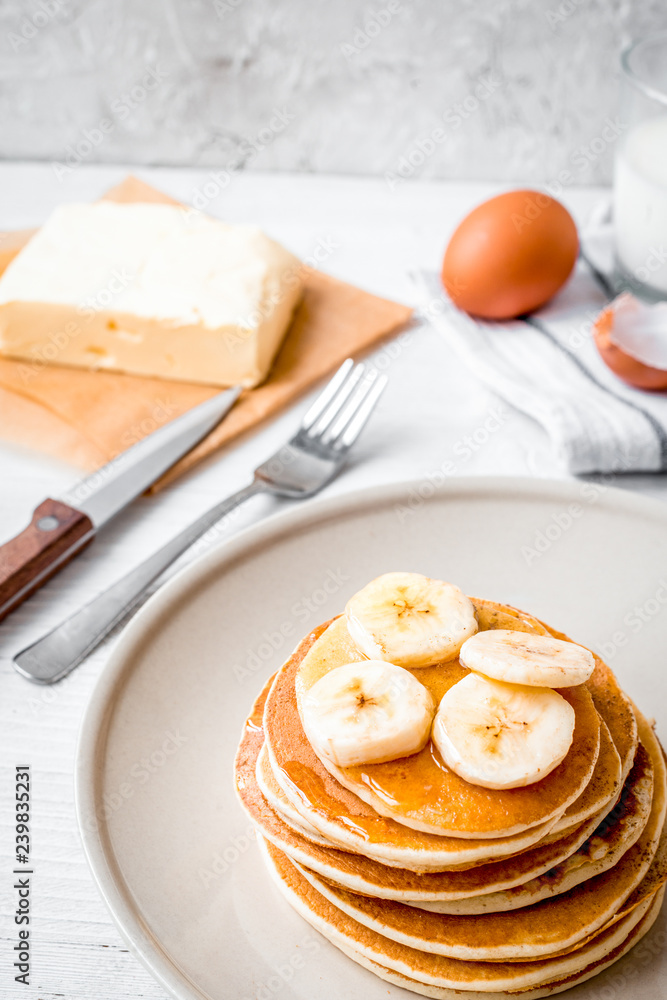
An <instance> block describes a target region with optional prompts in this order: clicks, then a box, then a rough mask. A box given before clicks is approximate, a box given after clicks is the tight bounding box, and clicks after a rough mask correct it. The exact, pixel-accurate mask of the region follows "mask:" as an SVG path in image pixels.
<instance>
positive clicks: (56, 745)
mask: <svg viewBox="0 0 667 1000" xmlns="http://www.w3.org/2000/svg"><path fill="white" fill-rule="evenodd" d="M125 173H126V171H124V170H123V169H122V168H116V167H114V168H110V167H104V168H102V167H99V168H97V167H88V168H86V167H81V168H80V169H78V170H76V171H74V172H73V174H72V176H71V177H69V178H68V179H67V180H66V181H64V182H62V183H61V182H59V181H58V180H57V179H56V177H55V176H54V174H53V172H52V171H51V169H50V168H49V166H47V165H35V164H24V165H20V164H12V165H8V164H5V165H1V166H0V228H3V229H11V228H23V227H28V226H34V225H38V224H39V223H40V222H41V221H42V220H43V219H44V217H45V216H46V215H47V214H48V212H49V211H50V209H51V208H53V207H54V206H55V205H56V204H57V203H58V202H60V201H63V200H68V201H74V200H86V199H91V198H94V197H96V196H99V195H100V194H101V193H102V192H103V191H104V190H105V189H106V188H107V187H109V186H110V185H111V184H113V183H116V182H117V181H119V180H120V179H121V178H122V177H123V176H124V174H125ZM139 174H140V176H142V177H143V178H145V179H146V180H148V181H150V182H152V183H154V184H155V185H157V186H158V187H161V188H162V189H163V190H165V191H167V192H168V193H170V194H172V195H174V196H175V197H178V198H181V199H184V200H187V199H188V198H190V197H191V196H192V192H193V191H194V190H195V189H196V188H197V186H198V185H201V184H202V183H203V182H205V180H206V176H207V175H206V173H205V172H202V171H200V172H195V171H186V170H183V171H176V170H148V169H142V170H140V171H139ZM492 192H493V188H492V187H491V186H489V185H485V186H473V185H446V184H429V183H412V184H405V185H403V186H402V187H401V188H400V189H399V190H397V191H396V192H391V191H390V190H389V188H388V187H387V186H386V184H385V183H384V181H382V180H357V179H346V178H335V179H333V178H328V177H309V176H298V177H297V176H290V175H284V174H283V175H275V174H254V175H245V174H239V175H238V176H236V177H235V178H234V181H233V184H231V185H230V187H229V188H228V189H227V190H226V191H225V193H224V196H223V197H221V198H220V199H218V200H217V201H215V202H213V203H212V204H211V205H210V210H211V211H212V212H214V213H215V214H218V215H220V216H221V217H224V218H226V219H229V220H232V221H256V222H258V223H259V224H261V225H262V226H263V227H264V228H265V229H267V230H268V231H269V232H270V233H271V234H272V235H274V236H275V237H276V238H278V239H280V240H281V241H283V242H284V243H285V244H287V245H288V246H289V247H290V248H291V249H292V250H293V251H295V252H296V253H298V254H300V255H303V256H306V255H308V254H309V253H310V252H311V251H312V249H313V247H314V246H315V245H316V244H317V243H318V241H319V240H322V239H326V240H332V239H333V241H334V242H335V243H336V244H338V245H337V247H336V249H335V252H334V253H332V254H331V256H330V257H329V258H328V259H327V260H326V262H325V264H324V269H325V270H327V271H329V272H330V273H332V274H335V275H337V276H340V277H342V278H345V279H347V280H350V281H354V282H356V283H357V284H360V285H362V286H364V287H366V288H368V289H369V290H371V291H374V292H377V293H379V294H384V295H387V296H391V297H394V298H397V299H401V300H403V301H406V302H410V301H412V300H413V298H414V295H413V291H412V287H411V285H410V282H409V279H408V277H407V271H408V269H409V268H411V267H415V266H425V267H429V266H430V267H437V266H438V264H439V261H440V256H441V253H442V249H443V247H444V244H445V242H446V239H447V236H448V233H449V232H450V231H451V229H452V227H453V226H454V225H455V224H456V222H457V220H458V219H459V218H460V217H461V216H462V215H463V214H464V213H465V212H466V210H467V209H468V207H470V206H472V205H473V204H474V203H475V202H477V201H479V200H481V199H482V198H484V197H486V196H488V195H490V194H491V193H492ZM599 196H600V191H599V190H595V189H586V190H584V189H582V190H571V191H570V192H569V193H568V197H567V199H566V200H567V202H568V204H569V206H570V207H571V209H572V210H573V211H574V212H575V214H576V215H577V216H578V218H579V219H580V220H582V221H583V220H584V219H585V218H586V215H587V213H588V211H589V210H590V209H591V207H592V206H593V205H594V204H595V203H596V201H597V199H598V198H599ZM374 358H375V361H376V362H377V363H378V365H379V367H382V368H383V369H384V370H386V371H387V372H388V373H389V375H390V386H389V389H388V390H387V392H386V394H385V396H384V398H383V400H382V403H381V406H380V408H379V411H378V412H377V414H376V416H375V418H374V420H373V422H372V423H371V425H370V426H369V428H368V430H367V432H366V434H365V436H364V439H363V441H362V442H361V443H360V445H359V447H358V448H357V450H356V453H355V456H354V460H353V462H352V463H351V466H350V468H349V469H348V470H347V471H346V472H345V473H344V474H343V475H342V476H341V477H340V478H339V479H338V481H337V482H335V483H334V484H333V485H332V486H331V487H330V488H329V494H334V493H337V492H338V493H342V492H344V491H348V490H351V489H355V488H357V487H360V486H365V485H368V484H372V483H380V482H389V481H391V480H395V479H407V478H412V477H414V478H427V477H428V476H429V474H431V473H433V472H435V471H437V470H438V469H439V468H441V467H442V466H443V464H444V463H448V462H453V463H454V465H455V469H456V474H461V475H463V474H466V475H469V474H478V473H479V474H485V473H503V474H529V475H539V476H558V475H561V474H562V470H561V469H560V468H559V466H558V464H557V462H556V460H555V459H554V457H553V456H552V454H551V452H550V449H549V444H548V441H547V439H546V437H545V435H544V434H543V432H542V431H541V429H540V428H539V427H537V426H536V425H535V424H533V423H532V422H531V421H530V420H528V419H527V418H524V417H523V416H522V415H520V414H518V413H516V412H514V411H511V410H510V409H508V408H506V409H505V411H504V415H503V419H502V421H501V425H500V428H499V430H497V431H496V432H495V433H494V434H493V435H491V437H490V438H489V440H488V442H487V443H486V444H484V445H481V446H479V447H477V446H473V447H468V451H467V452H466V447H467V446H466V445H464V444H462V443H463V442H464V441H465V438H466V435H470V434H473V433H474V431H475V430H476V429H477V428H479V427H481V426H483V424H484V421H485V419H486V418H487V417H488V415H489V413H490V412H491V411H492V410H493V409H494V408H496V407H497V406H498V401H497V400H495V399H494V398H493V397H491V396H490V395H489V394H488V393H487V391H486V390H484V389H482V388H481V387H480V386H479V385H478V384H477V383H476V381H475V379H474V377H473V376H472V375H471V374H470V373H469V372H467V371H466V370H464V369H463V368H462V367H461V365H460V364H459V362H458V361H456V359H454V358H452V357H451V356H450V355H449V354H448V352H447V350H446V348H445V345H444V344H443V343H442V342H441V341H440V340H439V339H438V337H437V335H436V334H435V333H434V332H433V331H432V330H431V329H429V328H427V327H422V328H419V329H417V330H415V331H414V333H413V334H412V335H411V337H410V338H409V339H408V340H407V342H406V343H405V344H404V345H403V346H402V347H401V349H400V350H394V349H393V348H392V347H391V346H389V347H385V348H383V349H381V350H380V351H378V352H376V354H375V356H374ZM304 402H305V401H304ZM303 405H304V403H300V404H298V405H296V406H295V407H293V409H292V410H290V411H289V412H286V413H284V414H282V415H281V416H280V417H279V418H278V419H276V420H274V421H273V422H272V423H271V424H270V425H269V426H267V427H264V428H263V429H262V430H260V431H258V432H257V433H255V434H253V435H249V436H247V437H246V438H245V439H243V441H242V442H241V443H239V444H237V445H236V446H234V447H232V448H230V449H228V450H226V451H225V452H223V453H221V454H220V455H218V456H214V457H213V458H212V459H211V460H209V461H208V462H207V463H206V464H205V465H204V466H202V467H200V468H199V469H198V470H196V471H194V472H193V473H192V474H190V475H189V476H187V477H186V478H184V479H182V480H181V481H179V482H178V483H177V484H175V485H173V486H172V487H171V488H169V489H168V490H166V491H164V492H163V493H162V494H160V495H158V496H157V497H153V498H142V499H140V500H138V501H137V502H135V504H134V505H133V506H132V507H131V509H129V510H128V511H127V512H126V513H125V514H123V515H122V516H121V517H119V518H118V519H117V521H116V522H115V523H114V524H113V525H111V526H109V527H108V528H107V529H106V530H105V532H104V534H103V536H102V537H100V538H99V539H98V540H97V541H96V542H95V544H94V545H93V546H91V547H90V548H89V549H88V550H86V552H85V553H84V554H83V555H82V556H80V557H79V558H78V559H77V560H76V561H75V563H74V564H72V565H70V566H69V567H68V568H67V569H65V570H64V571H63V572H62V573H61V574H60V575H59V576H58V577H57V578H56V579H55V580H54V581H52V582H51V583H50V584H49V585H48V586H47V587H45V588H44V589H42V590H41V591H40V592H39V593H38V594H37V595H36V596H35V597H33V598H32V599H31V600H30V601H29V602H27V603H25V604H24V605H23V606H22V607H21V608H20V609H19V610H18V611H17V612H15V613H14V614H13V615H12V616H10V618H9V619H7V620H6V621H5V622H3V623H2V625H0V912H1V913H2V924H1V925H0V956H1V961H0V997H1V998H4V997H8V998H14V997H18V996H22V997H29V998H39V1000H55V998H56V997H67V998H79V997H81V998H91V997H94V998H96V1000H106V998H114V1000H124V998H126V997H127V998H130V997H132V998H138V997H142V998H143V997H145V998H151V1000H152V998H158V997H162V996H163V995H164V994H163V991H162V990H161V989H160V987H158V986H157V984H156V983H154V982H153V980H152V979H151V977H150V976H149V975H148V973H147V972H146V971H145V970H144V969H143V968H142V967H141V966H140V965H139V963H138V962H137V961H136V960H135V959H134V957H133V956H132V955H131V954H130V953H129V952H128V950H127V946H126V945H125V944H124V943H123V941H122V940H121V938H120V936H119V934H118V932H117V931H116V929H115V927H114V925H113V924H112V922H111V919H110V917H109V916H108V914H107V911H106V909H105V906H104V903H103V902H102V900H101V899H100V897H99V896H98V893H97V890H96V888H95V886H94V884H93V881H92V878H91V876H90V874H89V872H88V869H87V866H86V863H85V860H84V858H83V854H82V850H81V846H80V842H79V837H78V833H77V829H76V822H75V815H74V802H73V782H72V775H73V768H74V763H75V755H76V740H77V731H78V726H79V722H80V718H81V715H82V712H83V711H84V709H85V706H86V703H87V700H88V697H89V694H90V691H91V689H92V687H93V685H94V683H95V680H96V678H97V677H98V676H99V674H100V671H101V670H102V669H103V668H104V663H105V661H106V659H107V657H108V655H109V651H110V649H111V648H112V646H113V642H114V638H112V639H111V640H110V641H109V642H107V643H106V644H105V645H104V646H103V647H102V648H100V649H98V650H97V652H96V653H94V654H93V655H92V656H91V657H90V658H89V660H88V661H87V662H86V663H85V664H84V665H83V666H82V667H81V668H79V670H77V671H76V673H75V674H73V675H72V676H71V677H70V678H68V679H67V680H65V681H63V682H61V683H60V684H59V685H57V686H55V687H53V688H40V687H36V686H33V685H30V684H29V683H28V682H27V681H25V680H24V679H22V678H21V677H19V676H18V675H17V674H16V673H15V672H14V670H13V668H12V666H11V657H12V655H13V654H14V653H16V652H17V651H18V650H19V649H21V648H22V647H23V646H24V645H26V644H27V643H28V642H30V641H32V640H33V639H35V638H37V637H38V636H39V635H40V634H41V633H42V632H43V631H44V630H45V629H47V628H48V627H50V626H51V625H53V624H55V623H56V622H57V621H59V620H60V618H62V617H63V615H65V614H66V613H68V612H70V611H72V610H73V609H75V608H76V607H78V606H79V605H80V604H81V603H82V602H83V601H84V600H85V599H87V598H89V597H90V596H91V595H92V594H93V593H95V592H96V591H98V590H100V589H103V588H104V587H105V586H106V585H108V584H109V583H110V582H111V581H113V580H115V579H116V578H118V577H119V576H121V575H122V574H123V573H124V572H126V571H127V570H129V569H130V568H131V567H132V566H133V565H134V564H135V563H136V562H137V561H138V560H139V559H141V558H142V557H143V556H145V555H147V554H148V553H149V552H151V551H152V550H153V549H154V548H156V547H157V546H159V545H160V544H161V543H162V542H163V541H165V540H166V539H168V538H169V537H171V536H172V535H173V534H174V533H175V532H176V531H178V530H179V529H180V528H181V527H182V526H184V525H185V524H186V523H187V522H188V521H189V520H191V519H192V518H193V517H194V516H196V515H197V514H198V513H199V512H201V511H203V510H205V509H206V508H207V507H208V506H210V505H211V503H213V502H214V501H215V500H217V499H218V498H220V497H221V496H223V495H226V494H227V493H229V492H232V491H233V490H235V489H237V488H238V487H240V486H241V485H243V484H244V483H245V482H246V481H247V479H248V477H249V474H250V471H251V469H252V468H254V466H255V465H256V464H257V463H258V462H259V461H260V460H262V459H263V458H265V457H266V456H267V455H268V454H270V453H271V451H272V450H273V449H274V448H275V447H277V446H278V445H279V444H280V443H282V441H283V440H284V439H285V438H286V437H287V435H288V433H289V432H290V431H291V429H292V428H293V427H294V425H295V422H296V421H297V420H298V418H299V414H300V413H301V412H302V409H303ZM0 419H1V417H0ZM77 476H78V473H77V470H75V469H73V468H69V467H67V466H65V465H63V464H61V463H58V462H56V461H53V460H49V459H48V458H45V457H44V456H42V455H38V454H35V453H29V452H27V451H23V450H21V449H18V448H13V447H10V446H8V445H0V514H1V517H0V541H4V540H5V539H7V538H9V537H11V536H12V535H13V534H15V533H16V532H17V531H18V530H19V529H20V528H22V527H23V525H24V523H25V521H26V520H27V518H28V515H29V512H30V511H31V510H32V509H33V507H34V506H35V505H36V504H37V503H38V502H39V501H40V500H41V499H43V498H44V497H45V496H47V495H51V496H53V495H58V492H59V491H61V490H63V489H65V488H66V487H67V486H69V485H70V484H71V482H72V481H73V480H75V479H76V478H77ZM618 485H621V486H624V487H627V488H631V489H637V490H641V491H642V492H644V493H647V494H652V495H656V496H663V497H667V486H666V485H665V482H664V479H663V478H660V477H651V476H646V477H632V478H627V479H625V480H622V481H619V483H618ZM280 507H281V504H280V503H279V502H278V501H272V500H269V499H266V498H260V499H257V500H254V501H252V502H251V505H250V506H249V507H248V508H247V509H245V510H244V511H242V512H240V513H239V514H238V516H237V517H236V518H235V519H234V521H233V523H232V524H231V526H230V527H229V528H228V529H226V531H225V532H222V533H221V534H220V536H219V537H218V538H217V539H215V540H214V543H215V544H217V543H219V542H221V541H223V542H224V537H225V534H228V533H230V532H232V531H234V530H237V529H238V528H239V527H241V526H244V525H247V524H250V523H252V522H253V521H255V520H257V519H258V518H260V517H261V516H263V515H264V514H267V513H272V512H275V511H276V510H278V509H279V508H280ZM208 544H211V543H210V542H209V543H208ZM201 548H202V546H199V551H201ZM23 763H29V764H30V765H31V768H32V774H33V782H32V809H33V821H32V840H33V850H34V854H33V862H34V872H35V874H34V876H33V891H32V913H33V923H32V934H31V942H32V949H33V963H32V977H31V985H30V987H28V988H26V987H24V986H21V985H18V984H15V983H14V981H13V973H12V972H11V970H10V967H9V966H10V960H9V959H8V956H9V954H10V953H11V949H12V947H13V945H14V943H15V937H14V930H15V928H14V924H13V910H14V906H15V892H14V890H13V889H12V881H13V879H12V875H11V871H12V869H13V867H14V864H13V862H12V854H13V850H12V848H13V823H12V820H13V799H14V789H13V783H14V767H15V765H17V764H23Z"/></svg>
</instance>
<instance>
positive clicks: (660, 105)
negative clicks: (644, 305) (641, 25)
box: [614, 31, 667, 302]
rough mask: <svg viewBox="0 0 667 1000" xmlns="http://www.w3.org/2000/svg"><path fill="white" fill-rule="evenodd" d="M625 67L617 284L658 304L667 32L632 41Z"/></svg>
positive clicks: (664, 275)
mask: <svg viewBox="0 0 667 1000" xmlns="http://www.w3.org/2000/svg"><path fill="white" fill-rule="evenodd" d="M621 66H622V88H623V90H622V97H621V112H620V115H619V122H618V125H619V131H620V136H619V139H618V140H617V141H618V145H617V148H616V160H615V169H614V234H615V248H616V276H615V277H616V285H617V287H618V289H619V290H621V289H629V290H630V291H632V292H634V293H635V294H636V295H638V296H639V297H640V298H643V299H646V300H648V301H654V302H655V301H658V300H660V299H667V31H661V32H655V34H653V35H652V36H651V37H650V38H643V39H641V40H640V41H638V42H635V43H634V44H633V45H631V46H630V47H629V48H628V49H626V50H625V52H624V53H623V55H622V57H621Z"/></svg>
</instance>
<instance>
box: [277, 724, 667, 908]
mask: <svg viewBox="0 0 667 1000" xmlns="http://www.w3.org/2000/svg"><path fill="white" fill-rule="evenodd" d="M652 796H653V765H652V764H651V759H650V757H649V755H648V753H647V752H646V750H645V749H644V747H643V746H642V744H641V743H640V744H639V746H638V748H637V753H636V755H635V763H634V766H633V768H632V771H631V772H630V774H629V775H628V779H627V781H626V785H625V788H624V791H623V795H622V796H621V799H620V801H619V803H618V805H617V806H616V807H615V808H614V809H613V810H612V811H611V813H609V814H608V815H607V816H605V818H604V819H603V821H602V822H601V823H600V825H599V826H598V827H597V828H596V829H595V830H594V831H593V833H592V835H591V836H590V837H589V838H588V839H587V840H586V841H585V842H584V843H583V844H582V845H580V847H579V848H578V849H576V850H575V851H573V852H571V853H570V854H568V855H567V856H566V857H565V858H564V859H563V860H562V861H560V862H559V863H558V864H555V865H554V866H553V867H551V868H549V869H547V870H546V871H545V872H544V873H540V874H539V875H537V876H533V877H532V878H531V879H530V881H525V882H522V883H519V882H517V883H515V884H514V885H513V886H507V887H503V888H502V889H501V890H495V891H492V892H486V893H485V894H484V895H480V896H471V897H469V898H467V899H459V900H456V901H453V902H440V901H433V902H421V901H411V900H409V899H408V897H405V901H407V902H411V905H412V906H420V907H423V908H424V909H428V910H432V911H434V912H436V913H497V912H501V911H505V910H514V909H517V908H518V907H521V906H529V905H530V904H531V903H537V902H539V901H540V900H542V899H548V898H549V897H550V896H556V895H558V894H559V893H562V892H568V891H569V890H570V889H573V888H574V887H575V886H577V885H581V883H582V882H585V881H587V880H588V879H589V878H593V877H594V876H595V875H600V874H602V872H606V871H609V869H610V868H613V867H614V865H616V864H617V863H618V862H619V861H620V859H621V858H622V857H623V855H624V854H625V852H626V851H627V850H629V848H630V847H632V846H633V844H635V843H636V842H637V840H638V839H639V837H640V836H641V834H642V831H643V830H644V828H645V826H646V822H647V820H648V816H649V813H650V811H651V801H652ZM278 846H280V845H278ZM287 853H288V854H289V853H290V852H289V850H287ZM520 857H523V855H520ZM481 870H482V869H479V868H478V869H475V872H480V871H481ZM348 888H349V886H348ZM362 891H363V890H362Z"/></svg>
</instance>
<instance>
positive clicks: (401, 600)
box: [345, 573, 477, 667]
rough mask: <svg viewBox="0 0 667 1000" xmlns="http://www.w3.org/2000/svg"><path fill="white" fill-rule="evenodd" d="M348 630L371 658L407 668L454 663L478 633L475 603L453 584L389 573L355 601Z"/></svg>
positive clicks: (352, 600)
mask: <svg viewBox="0 0 667 1000" xmlns="http://www.w3.org/2000/svg"><path fill="white" fill-rule="evenodd" d="M345 615H346V618H347V629H348V632H349V633H350V635H351V636H352V640H353V641H354V642H355V644H356V645H357V647H358V648H359V649H360V650H361V652H362V653H364V654H365V655H366V656H368V657H369V659H372V660H374V659H377V660H388V661H389V662H390V663H396V664H398V665H399V666H401V667H429V666H431V664H432V663H439V662H441V661H443V660H453V659H454V657H455V656H457V655H458V652H459V649H460V648H461V644H462V643H463V642H464V641H465V640H466V639H467V638H468V637H469V636H471V635H473V633H474V632H476V631H477V619H476V618H475V609H474V607H473V603H472V601H471V600H470V599H469V598H467V597H466V596H465V594H464V593H463V592H462V591H461V590H459V588H458V587H455V586H454V585H453V584H452V583H444V582H443V581H442V580H431V579H430V578H429V577H428V576H422V575H421V573H385V574H384V576H378V577H377V579H376V580H372V581H371V583H369V584H368V585H367V586H365V587H364V588H363V590H360V591H359V592H358V593H357V594H355V595H354V597H351V598H350V600H349V601H348V602H347V605H346V607H345Z"/></svg>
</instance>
